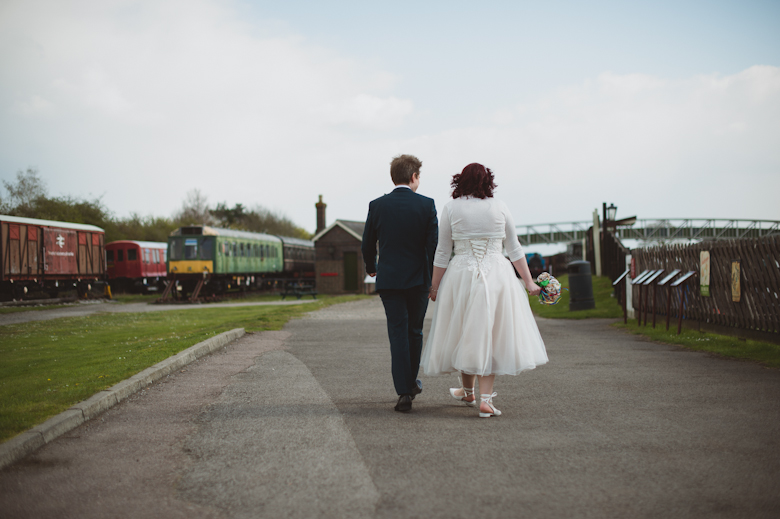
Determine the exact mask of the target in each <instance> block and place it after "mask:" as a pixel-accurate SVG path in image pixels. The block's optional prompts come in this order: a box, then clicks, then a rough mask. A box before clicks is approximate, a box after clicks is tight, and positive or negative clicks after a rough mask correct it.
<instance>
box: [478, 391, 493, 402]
mask: <svg viewBox="0 0 780 519" xmlns="http://www.w3.org/2000/svg"><path fill="white" fill-rule="evenodd" d="M494 396H498V393H493V394H492V395H487V394H485V395H479V398H480V400H482V401H483V402H488V403H490V401H491V400H493V397H494Z"/></svg>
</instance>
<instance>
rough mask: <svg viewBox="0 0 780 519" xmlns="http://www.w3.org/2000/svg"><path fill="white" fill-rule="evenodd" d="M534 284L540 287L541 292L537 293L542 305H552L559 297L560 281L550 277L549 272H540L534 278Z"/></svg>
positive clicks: (560, 290)
mask: <svg viewBox="0 0 780 519" xmlns="http://www.w3.org/2000/svg"><path fill="white" fill-rule="evenodd" d="M536 284H537V285H539V286H540V287H542V293H541V294H539V302H540V303H541V304H543V305H554V304H557V303H558V300H559V299H560V298H561V292H562V290H563V289H562V288H561V283H560V282H559V281H558V280H557V279H555V278H554V277H552V276H551V275H550V273H549V272H542V273H541V274H539V277H537V278H536Z"/></svg>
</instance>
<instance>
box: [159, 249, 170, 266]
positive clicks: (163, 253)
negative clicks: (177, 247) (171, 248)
mask: <svg viewBox="0 0 780 519" xmlns="http://www.w3.org/2000/svg"><path fill="white" fill-rule="evenodd" d="M160 253H161V254H162V262H163V263H165V262H166V261H167V259H168V258H167V257H166V256H167V255H168V251H167V250H165V249H163V250H161V251H160Z"/></svg>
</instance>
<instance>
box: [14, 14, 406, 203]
mask: <svg viewBox="0 0 780 519" xmlns="http://www.w3.org/2000/svg"><path fill="white" fill-rule="evenodd" d="M2 9H3V11H2V15H1V16H0V34H4V36H0V38H1V39H0V68H2V69H3V70H4V72H0V83H1V84H2V86H0V111H2V113H3V114H4V117H0V119H3V122H1V123H0V132H1V133H2V134H3V135H6V134H7V135H10V139H9V140H6V141H5V142H4V144H0V151H1V152H2V153H0V155H3V156H5V157H7V159H6V161H4V162H3V166H4V171H3V172H2V174H3V175H4V176H5V175H9V176H10V175H11V174H12V172H13V171H14V170H15V169H18V168H20V167H25V166H26V165H27V164H28V163H35V164H38V165H39V167H40V168H41V172H42V174H43V175H44V176H55V178H54V179H52V181H51V183H50V185H51V187H52V190H53V191H66V192H68V191H69V192H74V191H76V190H78V189H80V188H81V186H89V187H88V188H89V189H91V190H92V192H93V193H96V194H101V193H105V200H106V202H108V203H109V204H110V205H112V206H114V207H116V209H117V211H118V212H120V213H127V212H129V211H132V210H137V211H141V212H150V211H155V212H159V211H160V209H161V208H163V207H165V206H166V205H167V204H166V203H165V202H167V201H168V200H170V199H171V198H173V199H176V205H178V201H179V200H180V198H181V197H180V196H179V195H178V194H176V193H177V192H178V191H181V193H184V192H186V191H187V190H189V189H191V188H193V187H198V188H201V189H202V190H203V191H204V192H206V193H210V194H211V197H210V198H211V199H212V200H224V199H228V200H230V199H235V198H236V196H237V195H244V196H246V195H247V193H250V196H253V197H255V200H252V201H251V202H252V203H254V202H260V203H262V204H266V205H271V206H272V205H274V204H277V203H279V204H282V205H288V204H289V202H291V199H287V200H285V197H284V196H281V197H280V196H279V195H278V193H280V192H288V191H290V188H289V186H288V182H289V181H290V180H291V179H292V178H293V177H294V176H295V175H300V174H307V173H310V172H312V173H313V172H315V171H318V170H320V171H322V170H323V164H322V162H321V160H319V161H318V160H317V159H316V158H315V157H317V156H319V157H320V158H321V157H322V156H323V155H328V154H330V151H331V150H332V149H333V147H334V146H340V145H342V143H343V141H344V140H345V139H347V138H349V137H348V135H349V134H352V133H353V132H355V131H358V132H360V135H362V136H363V138H367V137H366V136H367V135H368V136H370V135H371V133H372V132H380V133H381V132H382V131H385V130H388V129H397V128H399V127H402V126H403V125H404V123H405V121H406V120H407V118H408V117H409V116H410V115H411V114H412V113H413V105H412V102H411V101H410V100H408V99H402V98H399V97H398V96H392V95H386V92H387V90H388V89H389V88H390V87H391V86H392V84H393V83H394V82H395V81H396V76H395V75H394V74H392V73H390V72H388V71H385V70H381V69H377V68H375V67H365V66H363V65H362V64H360V63H358V62H355V61H353V60H351V59H349V58H348V57H344V56H339V55H336V54H334V53H332V52H330V51H329V50H327V49H323V48H320V47H317V46H316V45H312V44H309V43H307V42H306V40H305V39H304V38H302V37H301V36H299V35H295V34H292V33H288V34H282V35H279V34H273V35H263V34H257V33H256V31H255V29H254V27H253V26H252V25H251V24H250V23H248V22H247V21H246V20H245V19H243V18H242V16H241V13H240V12H239V11H238V8H237V7H236V5H235V4H232V3H231V2H213V1H209V0H187V1H183V0H161V1H155V2H129V1H123V0H114V1H106V2H101V3H100V4H99V5H95V4H94V2H89V1H82V2H78V1H75V2H54V3H52V2H36V1H29V2H28V1H25V2H10V3H7V4H6V5H5V6H4V7H3V8H2ZM43 114H48V115H49V118H48V119H47V120H46V121H45V124H43V125H42V121H43V120H42V119H41V118H40V116H41V115H43ZM12 128H13V131H12ZM366 132H368V133H366ZM44 155H45V157H44ZM308 157H311V160H310V159H309V158H308ZM13 159H15V160H16V162H13V163H11V161H12V160H13ZM131 179H136V181H137V182H138V184H134V182H133V181H131ZM73 181H77V182H78V184H75V183H74V182H73ZM293 181H294V180H293ZM117 184H121V185H123V188H122V190H120V191H117V190H116V186H117ZM150 185H151V186H154V191H155V192H161V193H162V192H164V193H173V194H169V195H160V194H150V193H149V190H148V188H149V186H150ZM76 186H79V187H76ZM79 194H81V193H79ZM181 196H183V195H181ZM152 199H155V200H154V202H152ZM235 201H239V200H235ZM249 202H250V201H245V203H249ZM164 212H170V209H167V210H164Z"/></svg>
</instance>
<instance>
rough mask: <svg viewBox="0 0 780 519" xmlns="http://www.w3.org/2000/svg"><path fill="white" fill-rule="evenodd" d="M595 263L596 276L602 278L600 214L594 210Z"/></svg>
mask: <svg viewBox="0 0 780 519" xmlns="http://www.w3.org/2000/svg"><path fill="white" fill-rule="evenodd" d="M593 255H594V258H593V260H594V261H593V263H594V264H595V266H596V275H597V276H599V277H601V231H600V229H599V212H598V209H594V210H593Z"/></svg>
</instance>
